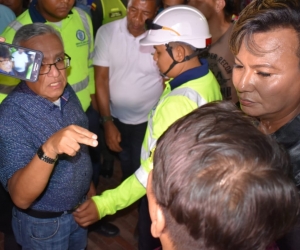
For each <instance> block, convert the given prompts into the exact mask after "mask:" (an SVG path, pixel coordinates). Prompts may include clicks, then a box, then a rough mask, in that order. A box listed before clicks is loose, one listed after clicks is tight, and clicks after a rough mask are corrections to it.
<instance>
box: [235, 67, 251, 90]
mask: <svg viewBox="0 0 300 250" xmlns="http://www.w3.org/2000/svg"><path fill="white" fill-rule="evenodd" d="M253 81H254V80H253V72H252V71H250V70H243V71H242V72H237V71H235V70H234V71H233V84H234V87H235V89H236V91H237V92H240V93H241V92H249V91H251V90H252V88H253V83H254V82H253Z"/></svg>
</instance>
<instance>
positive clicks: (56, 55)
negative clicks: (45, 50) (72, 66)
mask: <svg viewBox="0 0 300 250" xmlns="http://www.w3.org/2000/svg"><path fill="white" fill-rule="evenodd" d="M64 55H65V52H64V51H61V52H58V53H57V54H55V55H54V58H57V57H58V56H64ZM45 59H46V60H49V59H52V58H47V57H44V58H43V61H44V60H45Z"/></svg>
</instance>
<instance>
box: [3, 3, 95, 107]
mask: <svg viewBox="0 0 300 250" xmlns="http://www.w3.org/2000/svg"><path fill="white" fill-rule="evenodd" d="M72 13H73V14H69V15H68V17H67V18H65V19H63V20H62V21H61V23H60V26H58V25H56V24H53V23H51V22H46V24H49V25H51V26H52V27H54V28H55V29H56V30H57V31H58V32H59V33H60V34H61V36H62V39H63V43H64V49H65V53H67V54H68V55H69V56H70V57H71V67H70V68H68V69H67V75H68V83H69V84H70V85H71V86H72V88H73V89H74V91H75V92H76V94H77V97H78V98H79V100H80V102H81V105H82V107H83V110H84V111H86V110H87V108H88V107H89V106H90V103H91V97H90V95H91V94H94V93H95V80H94V68H93V62H92V57H93V51H94V41H93V29H92V23H91V20H90V17H89V16H88V15H87V14H86V13H85V12H84V11H83V10H81V9H79V8H76V7H74V8H73V9H72ZM30 23H32V20H31V17H30V14H29V11H28V10H27V11H25V12H24V13H23V14H22V15H20V16H19V17H18V18H17V19H16V20H15V21H14V22H12V23H11V24H10V25H9V26H8V27H7V28H6V29H5V30H4V32H3V33H2V35H1V36H3V37H4V38H5V39H6V42H7V43H11V42H12V40H13V38H14V36H15V34H16V31H17V30H18V29H19V28H21V27H22V26H23V25H25V24H30ZM18 83H19V80H18V79H15V78H12V77H7V76H3V75H0V103H1V102H2V101H3V99H4V98H5V97H6V96H7V94H9V93H10V92H11V91H12V90H13V89H14V87H15V86H16V85H17V84H18Z"/></svg>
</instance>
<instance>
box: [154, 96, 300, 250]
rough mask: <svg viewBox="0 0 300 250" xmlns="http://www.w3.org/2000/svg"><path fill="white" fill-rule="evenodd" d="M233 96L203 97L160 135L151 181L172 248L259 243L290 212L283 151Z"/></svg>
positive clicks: (286, 225)
mask: <svg viewBox="0 0 300 250" xmlns="http://www.w3.org/2000/svg"><path fill="white" fill-rule="evenodd" d="M253 122H254V120H252V118H249V117H246V115H244V114H243V113H242V112H241V111H240V110H238V109H237V108H236V107H235V105H234V104H232V103H229V102H217V103H210V104H206V105H204V106H202V107H200V108H199V109H197V110H195V111H194V112H192V113H190V114H188V115H187V116H185V117H183V118H181V119H179V120H178V121H177V122H175V123H174V124H173V125H172V126H170V127H169V129H168V130H167V131H166V132H165V133H164V134H163V135H162V136H161V137H160V139H159V140H158V142H157V147H156V150H155V153H154V168H153V181H152V189H153V193H154V196H155V197H156V200H157V203H158V205H159V206H160V207H161V208H162V211H163V213H164V215H165V219H166V228H165V230H167V232H168V233H169V235H170V238H171V240H172V242H173V245H174V247H175V249H203V250H204V249H210V250H213V249H218V250H221V249H222V250H226V249H228V250H229V249H230V250H232V249H243V250H253V249H265V247H266V246H267V245H268V244H269V243H271V242H272V241H274V240H276V239H278V238H279V237H280V236H282V235H283V234H284V233H286V232H287V231H288V230H289V229H290V228H291V227H292V226H293V225H294V223H295V220H296V217H297V215H298V208H299V197H298V191H297V188H296V187H295V185H294V184H293V181H292V180H291V179H290V178H288V177H287V175H286V172H288V171H283V169H286V170H287V169H289V162H288V160H287V154H286V153H285V152H284V151H283V150H282V149H281V147H280V146H279V145H278V144H277V143H276V142H275V141H273V140H272V139H271V138H270V137H269V136H267V135H264V134H263V133H261V132H260V131H259V130H258V129H257V128H256V127H255V126H254V124H253Z"/></svg>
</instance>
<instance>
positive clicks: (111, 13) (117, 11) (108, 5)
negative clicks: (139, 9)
mask: <svg viewBox="0 0 300 250" xmlns="http://www.w3.org/2000/svg"><path fill="white" fill-rule="evenodd" d="M101 4H102V11H103V22H102V24H106V23H110V22H112V21H115V20H118V19H121V18H123V17H125V16H126V8H125V6H124V4H123V3H122V1H121V0H106V1H105V0H101Z"/></svg>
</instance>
